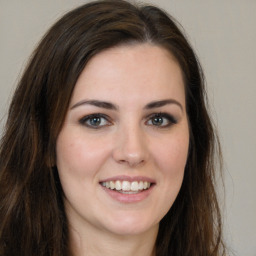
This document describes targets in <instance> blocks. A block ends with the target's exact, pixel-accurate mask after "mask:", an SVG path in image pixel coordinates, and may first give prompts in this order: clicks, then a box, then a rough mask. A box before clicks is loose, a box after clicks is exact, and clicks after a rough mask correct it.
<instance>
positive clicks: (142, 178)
mask: <svg viewBox="0 0 256 256" xmlns="http://www.w3.org/2000/svg"><path fill="white" fill-rule="evenodd" d="M117 180H119V181H129V182H133V181H147V182H150V183H155V180H154V179H152V178H149V177H146V176H127V175H120V176H113V177H110V178H107V179H103V180H101V181H100V183H101V182H107V181H117Z"/></svg>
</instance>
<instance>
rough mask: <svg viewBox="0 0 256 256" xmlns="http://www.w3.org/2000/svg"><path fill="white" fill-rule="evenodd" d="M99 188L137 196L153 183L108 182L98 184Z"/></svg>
mask: <svg viewBox="0 0 256 256" xmlns="http://www.w3.org/2000/svg"><path fill="white" fill-rule="evenodd" d="M100 184H101V186H103V187H105V188H107V189H110V190H113V191H116V192H119V193H121V194H137V193H141V192H143V191H145V190H148V189H150V187H151V186H153V183H151V182H148V181H128V180H123V181H121V180H110V181H104V182H100Z"/></svg>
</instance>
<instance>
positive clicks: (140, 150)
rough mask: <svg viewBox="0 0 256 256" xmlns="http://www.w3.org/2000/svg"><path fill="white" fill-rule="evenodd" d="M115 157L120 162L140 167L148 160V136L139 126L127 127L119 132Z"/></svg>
mask: <svg viewBox="0 0 256 256" xmlns="http://www.w3.org/2000/svg"><path fill="white" fill-rule="evenodd" d="M117 133H118V135H117V136H116V138H115V140H116V142H115V147H114V149H113V158H114V160H115V161H116V162H118V163H120V164H125V165H128V166H129V167H132V168H134V167H138V166H141V165H143V164H145V163H146V161H147V160H148V155H149V153H148V144H147V136H146V134H145V133H144V132H143V131H142V130H141V129H140V128H139V127H131V126H129V127H125V128H123V129H120V131H118V132H117Z"/></svg>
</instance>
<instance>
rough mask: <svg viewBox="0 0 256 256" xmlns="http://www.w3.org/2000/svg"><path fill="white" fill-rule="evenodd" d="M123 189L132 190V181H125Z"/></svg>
mask: <svg viewBox="0 0 256 256" xmlns="http://www.w3.org/2000/svg"><path fill="white" fill-rule="evenodd" d="M122 190H123V191H130V190H131V183H130V182H129V181H123V183H122Z"/></svg>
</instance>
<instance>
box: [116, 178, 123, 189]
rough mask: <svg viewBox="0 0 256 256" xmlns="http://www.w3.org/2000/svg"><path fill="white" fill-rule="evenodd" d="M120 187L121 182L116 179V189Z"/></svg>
mask: <svg viewBox="0 0 256 256" xmlns="http://www.w3.org/2000/svg"><path fill="white" fill-rule="evenodd" d="M121 189H122V183H121V181H119V180H117V181H116V190H121Z"/></svg>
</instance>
